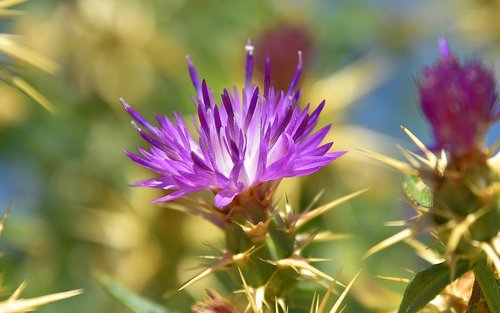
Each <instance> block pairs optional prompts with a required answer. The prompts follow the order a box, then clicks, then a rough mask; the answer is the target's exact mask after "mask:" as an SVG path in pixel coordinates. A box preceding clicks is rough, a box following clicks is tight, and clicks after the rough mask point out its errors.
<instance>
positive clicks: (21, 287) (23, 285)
mask: <svg viewBox="0 0 500 313" xmlns="http://www.w3.org/2000/svg"><path fill="white" fill-rule="evenodd" d="M27 285H28V283H27V282H26V281H23V282H22V283H21V285H19V287H17V289H16V291H14V293H13V294H12V295H11V296H10V297H9V301H15V300H17V299H19V298H20V297H21V294H22V293H23V291H24V289H25V288H26V286H27Z"/></svg>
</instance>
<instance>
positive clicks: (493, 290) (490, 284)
mask: <svg viewBox="0 0 500 313" xmlns="http://www.w3.org/2000/svg"><path fill="white" fill-rule="evenodd" d="M472 269H473V270H474V275H476V280H477V282H478V283H479V287H481V292H482V294H483V297H484V299H485V300H486V302H487V303H488V307H489V308H490V310H491V312H492V313H499V312H500V286H499V285H498V281H497V280H496V279H495V277H494V276H493V272H492V271H491V268H490V267H489V266H488V265H486V264H485V263H483V262H478V263H476V264H474V267H473V268H472Z"/></svg>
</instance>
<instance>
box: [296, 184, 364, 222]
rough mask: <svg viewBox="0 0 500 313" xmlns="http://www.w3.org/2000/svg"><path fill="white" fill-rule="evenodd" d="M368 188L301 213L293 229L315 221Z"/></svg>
mask: <svg viewBox="0 0 500 313" xmlns="http://www.w3.org/2000/svg"><path fill="white" fill-rule="evenodd" d="M369 189H370V188H366V189H362V190H359V191H356V192H353V193H351V194H348V195H346V196H343V197H342V198H339V199H336V200H333V201H331V202H330V203H327V204H325V205H322V206H320V207H319V208H317V209H314V210H312V211H309V212H304V213H302V214H301V215H299V217H298V218H297V220H296V221H295V225H294V226H295V229H299V228H300V227H302V226H303V225H304V224H306V223H307V222H309V221H311V220H313V219H315V218H316V217H318V216H320V215H322V214H325V213H326V212H328V211H329V210H331V209H333V208H335V207H336V206H338V205H340V204H342V203H344V202H346V201H349V200H351V199H352V198H354V197H356V196H358V195H360V194H362V193H363V192H366V191H367V190H369Z"/></svg>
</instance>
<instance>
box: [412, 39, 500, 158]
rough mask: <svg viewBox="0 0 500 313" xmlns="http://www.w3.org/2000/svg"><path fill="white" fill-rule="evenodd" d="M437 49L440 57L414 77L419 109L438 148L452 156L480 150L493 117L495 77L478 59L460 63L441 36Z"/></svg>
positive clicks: (495, 97)
mask: <svg viewBox="0 0 500 313" xmlns="http://www.w3.org/2000/svg"><path fill="white" fill-rule="evenodd" d="M440 50H441V58H440V59H439V60H438V61H436V63H434V65H433V66H431V67H425V68H424V69H423V70H422V74H421V77H420V80H419V81H418V88H419V96H420V103H421V105H422V110H423V112H424V114H425V116H426V117H427V119H428V120H429V122H430V123H431V125H432V128H433V132H434V136H435V139H436V141H437V144H438V147H439V148H441V149H445V150H446V151H448V152H449V153H450V154H451V155H452V156H461V155H465V154H467V153H470V152H474V151H480V150H481V149H482V145H483V144H484V137H485V134H486V133H487V131H488V129H489V128H490V126H491V124H492V123H493V122H494V121H495V118H496V117H495V105H496V102H497V101H496V100H497V91H496V82H495V77H494V76H493V73H492V72H491V71H490V70H489V69H487V68H485V67H484V66H483V64H482V63H481V62H480V61H471V62H464V63H463V64H462V63H461V62H460V61H459V60H458V59H457V57H456V56H455V55H454V54H452V53H451V52H450V49H449V48H448V45H447V43H446V41H445V40H441V41H440Z"/></svg>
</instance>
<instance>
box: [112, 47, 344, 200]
mask: <svg viewBox="0 0 500 313" xmlns="http://www.w3.org/2000/svg"><path fill="white" fill-rule="evenodd" d="M246 50H247V57H246V82H245V87H244V88H243V89H242V92H241V94H239V93H238V90H237V89H236V88H235V89H234V91H233V92H231V91H228V90H226V89H225V90H224V91H223V92H222V95H221V101H220V102H219V103H217V102H216V100H215V97H214V94H213V92H212V90H211V89H209V88H208V87H207V84H206V82H205V80H203V81H201V82H200V79H199V78H198V74H197V73H196V70H195V68H194V66H193V64H192V63H191V60H189V59H188V67H189V73H190V75H191V80H192V82H193V85H194V87H195V89H196V91H197V97H196V99H193V102H194V103H195V105H196V106H197V109H198V119H197V120H196V119H195V118H194V117H193V123H194V126H195V128H196V132H195V134H194V135H191V134H190V133H189V131H188V129H187V126H186V122H185V121H184V120H183V118H182V117H181V116H180V115H179V114H176V113H174V120H173V121H172V120H170V119H169V118H168V117H165V116H159V115H157V116H156V121H157V123H158V126H153V125H151V124H150V123H149V122H148V121H146V119H144V118H143V117H142V116H141V115H139V114H138V113H137V112H136V111H134V110H133V109H132V108H131V107H130V106H129V105H128V104H127V103H125V101H123V100H121V102H122V103H123V106H124V107H125V109H126V110H127V112H128V113H129V114H130V116H132V118H133V119H134V120H135V121H136V122H137V123H135V122H132V124H133V126H134V127H135V129H136V130H137V132H138V133H139V135H140V136H141V137H142V138H143V139H144V140H146V141H147V142H148V143H149V144H150V145H151V147H150V149H149V151H147V150H144V149H141V148H138V149H137V150H138V152H139V155H136V154H133V153H131V152H129V151H125V153H126V154H127V155H128V156H129V157H130V158H131V159H132V160H133V161H134V162H136V163H138V164H140V165H142V166H144V167H146V168H149V169H151V170H153V171H155V172H156V173H158V174H159V177H157V178H154V179H150V180H146V181H142V182H138V183H136V184H135V186H146V187H152V188H160V189H165V190H170V191H172V193H170V194H168V195H167V196H165V197H162V198H159V199H156V200H155V201H153V202H161V201H170V200H174V199H177V198H180V197H182V196H184V195H187V194H190V193H192V192H195V191H200V190H211V191H213V192H214V193H215V194H216V195H215V205H216V206H217V207H223V206H226V205H228V204H230V203H231V202H232V201H233V200H234V199H235V197H236V196H238V195H239V194H242V193H244V192H246V191H252V190H255V191H258V192H259V193H262V188H263V186H264V189H266V190H267V191H271V189H274V187H271V186H274V185H276V184H277V182H279V180H281V179H282V178H284V177H292V176H303V175H309V174H312V173H314V172H316V171H317V170H319V169H320V168H321V167H323V166H325V165H326V164H328V163H329V162H331V161H332V160H334V159H336V158H338V157H339V156H341V155H342V154H344V153H345V152H328V150H329V149H330V147H331V146H332V143H331V142H330V143H327V144H324V145H321V142H322V140H323V139H324V138H325V136H326V135H327V133H328V131H329V129H330V126H331V125H328V126H325V127H323V128H322V129H320V130H319V131H317V132H313V129H314V127H315V126H316V124H317V122H318V117H319V114H320V112H321V110H322V108H323V106H324V101H323V102H322V103H321V104H320V105H319V106H318V107H317V108H316V109H315V110H314V111H313V112H312V113H309V105H307V106H306V107H305V108H301V107H300V106H298V105H297V102H298V100H299V96H300V91H299V90H297V91H296V90H295V88H296V86H297V83H298V81H299V77H300V73H301V69H302V61H301V57H300V53H299V63H298V66H297V70H296V72H295V75H294V77H293V79H292V81H291V83H290V86H289V88H288V91H287V92H282V91H275V90H274V88H273V87H271V86H270V61H269V59H266V71H265V79H264V87H263V92H262V91H261V89H259V88H258V87H257V86H255V85H253V84H252V70H253V56H252V53H253V46H251V45H250V44H248V45H247V46H246ZM271 182H276V184H270V183H271ZM264 193H265V192H264Z"/></svg>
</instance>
